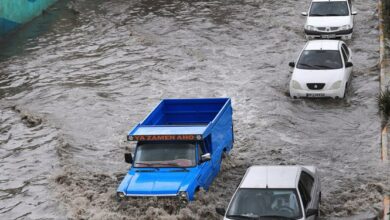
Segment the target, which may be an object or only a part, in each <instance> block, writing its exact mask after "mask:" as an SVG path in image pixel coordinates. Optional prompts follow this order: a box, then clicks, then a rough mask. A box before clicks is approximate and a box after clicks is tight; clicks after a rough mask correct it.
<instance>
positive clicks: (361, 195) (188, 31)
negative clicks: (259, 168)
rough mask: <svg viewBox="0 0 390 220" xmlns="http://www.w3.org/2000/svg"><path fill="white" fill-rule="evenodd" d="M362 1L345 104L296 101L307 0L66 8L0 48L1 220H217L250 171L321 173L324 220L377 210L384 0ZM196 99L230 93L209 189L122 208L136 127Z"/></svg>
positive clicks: (167, 0)
mask: <svg viewBox="0 0 390 220" xmlns="http://www.w3.org/2000/svg"><path fill="white" fill-rule="evenodd" d="M354 3H355V9H356V11H358V15H357V16H356V18H355V26H356V27H355V29H354V37H353V39H352V41H349V42H347V44H348V45H349V46H350V48H351V49H352V52H353V55H352V59H353V61H354V71H353V80H352V85H351V87H350V88H349V91H348V93H347V97H346V99H344V100H306V99H303V100H300V99H298V100H293V99H291V98H290V97H289V95H288V82H289V79H290V72H289V67H288V62H290V61H292V60H294V59H296V57H297V56H298V54H299V51H300V50H301V49H302V47H303V46H304V44H305V42H306V40H305V38H304V34H303V24H304V21H305V20H304V17H302V16H300V13H301V11H304V10H306V9H307V8H308V6H309V1H294V0H284V1H276V0H241V1H231V0H223V1H222V0H220V1H177V0H153V1H152V0H115V1H114V0H112V1H106V0H105V1H103V0H79V1H76V0H75V1H60V2H59V3H58V4H57V5H55V6H54V7H53V8H52V9H50V10H49V11H48V12H47V13H46V14H45V15H44V16H43V17H41V18H38V19H36V20H34V21H33V22H32V23H31V24H29V25H27V26H26V27H24V28H23V29H22V30H21V31H20V32H18V33H17V34H15V35H14V36H12V39H8V40H6V41H4V42H1V43H0V59H1V60H0V121H1V123H0V159H1V160H0V169H1V172H0V219H17V218H19V217H20V218H22V219H23V218H25V219H41V218H56V219H67V218H74V219H121V218H128V219H159V218H161V219H219V216H218V215H217V214H216V212H215V207H216V206H217V207H226V206H227V204H228V202H229V199H230V197H231V196H232V194H233V192H234V190H235V188H236V186H237V185H238V183H239V181H240V180H241V178H242V176H243V174H244V172H245V170H246V168H247V167H249V166H250V165H254V164H258V165H268V164H303V165H315V166H317V167H319V169H320V171H321V181H322V182H321V184H322V204H321V214H322V217H323V219H332V218H337V217H351V216H354V215H358V214H359V215H361V216H371V215H377V214H378V213H379V212H380V211H381V209H382V197H383V195H384V194H389V193H390V164H388V163H387V164H386V163H382V162H381V161H380V136H379V134H380V129H381V124H380V117H379V113H378V108H377V102H376V97H377V95H378V92H379V81H378V80H379V69H378V59H379V43H378V31H377V26H378V17H377V11H376V8H377V1H376V0H355V1H354ZM65 6H66V7H65ZM190 97H191V98H192V97H231V98H232V104H233V109H234V113H233V118H234V129H235V145H234V149H233V151H232V155H231V156H230V157H229V158H227V159H226V161H224V167H223V171H222V172H221V173H220V174H219V176H218V177H217V179H216V181H215V182H214V183H213V184H212V187H211V189H210V190H209V192H207V193H204V196H203V197H202V198H201V199H200V200H198V201H196V202H193V203H191V204H190V205H189V206H188V207H187V208H184V209H179V208H177V207H173V206H172V205H170V203H169V202H166V203H161V202H160V203H157V202H156V201H153V199H150V200H142V201H137V200H132V201H130V202H128V203H121V204H119V203H117V202H116V201H115V192H116V188H117V186H118V184H119V182H120V180H121V178H122V177H123V175H124V174H125V173H126V172H127V170H128V168H129V166H128V164H126V163H125V162H124V158H123V153H125V152H129V151H130V150H131V145H130V144H129V143H127V142H126V134H127V132H128V130H130V129H131V128H132V127H133V126H134V125H136V124H137V123H138V122H139V121H140V120H142V119H143V118H144V117H145V116H146V115H147V113H148V112H149V111H151V110H152V109H153V107H154V106H155V105H157V103H158V102H159V100H160V99H162V98H190ZM361 218H363V217H361Z"/></svg>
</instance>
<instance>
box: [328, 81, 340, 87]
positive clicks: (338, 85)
mask: <svg viewBox="0 0 390 220" xmlns="http://www.w3.org/2000/svg"><path fill="white" fill-rule="evenodd" d="M340 87H341V80H339V81H336V82H335V83H333V85H332V86H331V87H330V89H340Z"/></svg>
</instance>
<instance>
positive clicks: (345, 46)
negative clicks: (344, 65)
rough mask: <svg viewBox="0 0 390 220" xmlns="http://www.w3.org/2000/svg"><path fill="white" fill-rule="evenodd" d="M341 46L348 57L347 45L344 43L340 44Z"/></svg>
mask: <svg viewBox="0 0 390 220" xmlns="http://www.w3.org/2000/svg"><path fill="white" fill-rule="evenodd" d="M341 48H343V49H344V51H345V53H346V54H347V56H348V57H349V50H348V47H347V45H345V44H341Z"/></svg>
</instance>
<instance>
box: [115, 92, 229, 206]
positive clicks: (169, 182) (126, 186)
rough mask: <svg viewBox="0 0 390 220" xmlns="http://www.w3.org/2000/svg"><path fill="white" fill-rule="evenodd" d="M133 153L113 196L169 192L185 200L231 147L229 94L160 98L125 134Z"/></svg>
mask: <svg viewBox="0 0 390 220" xmlns="http://www.w3.org/2000/svg"><path fill="white" fill-rule="evenodd" d="M127 139H128V140H129V141H132V142H135V145H136V147H135V152H134V154H132V153H126V154H125V160H126V162H128V163H130V164H131V168H130V170H129V171H128V172H127V174H126V176H125V177H124V179H123V180H122V182H121V184H120V185H119V187H118V189H117V197H118V198H119V199H124V198H128V197H150V196H153V197H173V198H177V199H178V201H179V202H180V203H181V204H182V205H185V204H187V203H188V201H192V200H194V199H195V195H196V193H197V191H198V190H200V189H204V190H207V189H208V188H209V187H210V185H211V183H212V182H213V180H214V178H215V177H216V176H217V174H218V172H219V170H220V166H221V160H222V156H223V154H225V153H228V152H229V151H230V150H231V149H232V147H233V124H232V107H231V101H230V99H228V98H220V99H165V100H162V101H161V102H160V104H159V105H158V106H157V107H156V108H155V109H154V110H153V111H152V112H151V113H150V114H149V116H147V117H146V118H145V120H143V121H142V122H141V123H139V124H138V125H137V126H135V127H134V128H133V129H132V130H131V131H130V132H129V134H128V136H127Z"/></svg>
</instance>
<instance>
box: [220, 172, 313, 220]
mask: <svg viewBox="0 0 390 220" xmlns="http://www.w3.org/2000/svg"><path fill="white" fill-rule="evenodd" d="M320 200H321V184H320V180H319V175H318V171H317V168H315V167H313V166H252V167H250V168H248V170H247V171H246V173H245V176H244V178H243V179H242V180H241V183H240V185H239V186H238V188H237V190H236V192H235V193H234V195H233V197H232V199H231V200H230V203H229V206H228V208H227V211H225V209H224V208H216V211H217V213H218V214H221V215H223V216H224V220H235V219H262V220H270V219H273V220H286V219H287V220H289V219H300V220H304V219H310V220H311V219H316V218H317V217H318V216H319V205H320Z"/></svg>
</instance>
